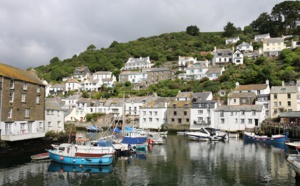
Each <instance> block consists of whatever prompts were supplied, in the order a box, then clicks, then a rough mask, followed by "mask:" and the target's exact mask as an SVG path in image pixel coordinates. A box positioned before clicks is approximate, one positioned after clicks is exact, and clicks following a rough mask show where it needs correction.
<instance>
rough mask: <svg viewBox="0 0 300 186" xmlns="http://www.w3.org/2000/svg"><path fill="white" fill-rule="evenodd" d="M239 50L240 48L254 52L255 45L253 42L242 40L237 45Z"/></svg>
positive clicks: (243, 50)
mask: <svg viewBox="0 0 300 186" xmlns="http://www.w3.org/2000/svg"><path fill="white" fill-rule="evenodd" d="M236 49H237V50H240V51H241V52H253V46H252V44H251V43H246V42H242V43H241V44H239V45H238V46H236Z"/></svg>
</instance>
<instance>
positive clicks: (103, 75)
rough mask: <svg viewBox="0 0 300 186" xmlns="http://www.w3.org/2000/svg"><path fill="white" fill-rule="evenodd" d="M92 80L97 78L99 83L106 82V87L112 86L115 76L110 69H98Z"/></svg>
mask: <svg viewBox="0 0 300 186" xmlns="http://www.w3.org/2000/svg"><path fill="white" fill-rule="evenodd" d="M93 79H94V80H99V85H100V86H102V85H103V84H106V86H107V87H112V86H113V84H114V83H115V82H116V81H117V80H116V77H115V76H114V75H113V74H112V72H110V71H98V72H95V73H94V74H93Z"/></svg>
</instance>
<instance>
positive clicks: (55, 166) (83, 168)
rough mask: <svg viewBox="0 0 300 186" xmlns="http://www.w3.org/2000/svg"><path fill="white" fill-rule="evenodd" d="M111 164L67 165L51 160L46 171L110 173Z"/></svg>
mask: <svg viewBox="0 0 300 186" xmlns="http://www.w3.org/2000/svg"><path fill="white" fill-rule="evenodd" d="M112 171H113V166H112V165H106V166H91V165H68V164H60V163H54V162H51V163H50V165H49V167H48V172H85V173H103V174H105V173H111V172H112Z"/></svg>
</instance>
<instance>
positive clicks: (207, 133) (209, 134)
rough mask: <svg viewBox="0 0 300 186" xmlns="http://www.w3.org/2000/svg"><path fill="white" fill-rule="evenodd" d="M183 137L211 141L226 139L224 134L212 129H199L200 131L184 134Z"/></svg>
mask: <svg viewBox="0 0 300 186" xmlns="http://www.w3.org/2000/svg"><path fill="white" fill-rule="evenodd" d="M185 135H187V136H189V137H191V136H193V137H197V138H202V139H207V140H212V141H220V140H224V139H225V138H226V133H224V132H221V131H219V130H217V129H214V128H200V130H198V131H195V132H186V133H185Z"/></svg>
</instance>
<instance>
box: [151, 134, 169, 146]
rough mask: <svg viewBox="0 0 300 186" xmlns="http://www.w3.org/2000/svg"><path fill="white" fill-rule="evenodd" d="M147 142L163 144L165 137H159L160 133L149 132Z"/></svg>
mask: <svg viewBox="0 0 300 186" xmlns="http://www.w3.org/2000/svg"><path fill="white" fill-rule="evenodd" d="M147 141H148V144H152V145H162V144H165V139H164V138H162V137H161V134H160V133H157V132H149V133H148V134H147Z"/></svg>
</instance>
